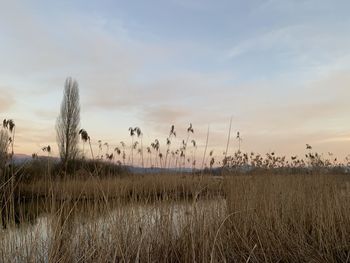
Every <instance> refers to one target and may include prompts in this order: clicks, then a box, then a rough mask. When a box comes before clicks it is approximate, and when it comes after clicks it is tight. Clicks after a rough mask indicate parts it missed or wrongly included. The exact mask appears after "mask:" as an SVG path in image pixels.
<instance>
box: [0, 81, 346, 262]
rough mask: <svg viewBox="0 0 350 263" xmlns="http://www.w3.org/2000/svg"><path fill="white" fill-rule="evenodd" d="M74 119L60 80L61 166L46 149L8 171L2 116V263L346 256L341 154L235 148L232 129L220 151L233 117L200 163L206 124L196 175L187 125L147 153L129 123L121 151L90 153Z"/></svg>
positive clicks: (71, 86) (73, 94)
mask: <svg viewBox="0 0 350 263" xmlns="http://www.w3.org/2000/svg"><path fill="white" fill-rule="evenodd" d="M79 112H80V108H79V93H78V86H77V83H76V82H75V81H73V80H72V79H70V78H68V79H67V81H66V85H65V92H64V99H63V102H62V106H61V114H60V116H59V118H58V120H57V139H58V144H59V149H60V157H61V160H60V161H58V160H56V159H55V158H54V157H52V156H51V150H52V149H51V146H50V145H47V146H45V147H43V148H42V149H41V151H42V153H43V154H42V156H38V154H33V156H32V159H31V160H30V161H28V162H25V163H19V164H16V163H15V162H14V158H13V157H14V152H13V149H14V140H15V124H14V121H13V120H6V119H5V120H4V122H3V127H2V128H1V130H0V200H1V203H0V204H1V219H0V222H1V228H0V262H131V261H135V262H349V261H350V213H349V211H350V177H349V173H348V172H349V167H350V162H349V161H350V160H349V159H346V160H345V162H340V161H339V160H338V159H337V158H335V157H334V156H333V154H331V153H329V154H328V156H327V157H325V156H323V155H321V154H319V153H317V152H314V151H313V149H312V146H311V145H309V144H307V145H306V154H305V157H304V158H299V157H297V156H291V157H290V158H287V157H286V156H277V155H276V154H275V152H270V153H267V154H265V155H261V154H257V153H253V152H252V153H244V152H242V151H241V143H242V136H241V134H240V133H239V132H238V133H237V136H236V138H235V139H236V140H237V142H238V150H237V151H236V152H235V153H234V154H233V155H229V154H228V152H229V143H230V137H231V125H232V122H230V130H229V134H228V142H227V145H226V150H225V151H224V153H223V156H218V155H215V154H214V151H213V150H210V151H209V150H208V152H209V153H208V156H207V148H208V138H209V127H208V132H207V139H206V144H205V148H204V149H205V150H204V155H203V157H202V160H201V163H202V164H201V167H200V168H201V169H198V168H196V163H197V162H196V161H197V160H196V158H197V147H198V145H197V142H196V138H195V133H194V128H193V126H192V124H190V125H189V127H188V128H187V135H186V138H184V139H182V140H181V139H180V138H177V137H176V136H177V133H176V130H175V126H174V125H172V126H171V128H170V132H169V135H168V136H167V138H166V141H165V142H164V145H163V144H162V140H161V139H157V138H156V139H155V140H154V141H153V142H152V143H151V144H150V145H149V146H144V144H145V142H144V141H143V133H142V131H141V129H140V128H139V127H130V128H129V133H130V137H131V140H130V141H131V142H130V144H127V143H125V142H120V144H119V145H116V146H115V147H113V146H112V145H110V144H109V143H108V142H102V141H101V140H99V141H98V145H99V149H98V153H97V154H96V153H94V150H93V147H92V144H91V140H92V139H91V138H90V136H89V134H88V132H87V131H86V130H85V129H80V130H79V129H78V128H79ZM79 137H80V143H81V146H82V148H83V151H82V154H78V153H79ZM175 140H179V141H181V144H180V147H178V148H176V146H175V144H174V141H175ZM85 147H88V148H89V152H90V153H89V154H86V153H85ZM112 147H113V148H112ZM110 149H112V150H110ZM144 150H145V151H146V155H144ZM135 166H139V171H141V172H140V173H135V172H133V171H135ZM146 168H147V169H146ZM155 168H157V169H155Z"/></svg>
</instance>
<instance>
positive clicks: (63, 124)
mask: <svg viewBox="0 0 350 263" xmlns="http://www.w3.org/2000/svg"><path fill="white" fill-rule="evenodd" d="M79 124H80V105H79V89H78V83H77V82H76V81H75V80H73V79H72V78H67V79H66V83H65V86H64V93H63V100H62V104H61V111H60V115H59V116H58V118H57V122H56V134H57V142H58V149H59V153H60V157H61V160H62V162H63V163H64V164H65V166H67V164H68V162H69V161H71V160H74V159H75V158H76V157H77V155H78V143H79V135H78V132H79Z"/></svg>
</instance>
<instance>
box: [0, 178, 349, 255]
mask: <svg viewBox="0 0 350 263" xmlns="http://www.w3.org/2000/svg"><path fill="white" fill-rule="evenodd" d="M349 182H350V178H349V177H348V176H345V175H293V176H288V175H268V174H266V175H263V176H262V175H261V176H259V175H255V176H226V177H225V178H223V179H214V178H212V177H203V178H201V177H193V176H190V175H189V176H185V177H182V176H180V175H158V176H157V175H145V176H128V177H124V178H114V179H111V178H105V179H96V178H94V179H93V178H90V179H85V180H83V179H81V178H80V179H70V180H64V181H56V182H54V183H53V188H52V189H54V193H55V194H54V195H55V196H56V197H60V198H55V200H54V201H53V200H51V199H50V196H46V197H43V198H44V203H45V202H46V203H51V205H48V206H47V207H48V209H47V211H46V213H47V214H46V215H42V216H41V217H40V218H39V219H38V220H39V222H40V223H39V224H36V225H35V226H34V227H28V226H27V227H22V228H19V229H25V230H22V231H24V232H22V233H21V234H18V233H17V234H14V231H15V230H5V231H3V232H2V233H1V232H0V233H1V235H0V261H2V262H11V261H15V260H17V261H16V262H47V261H49V262H135V261H137V262H347V261H349V260H350V191H349V190H350V189H349V187H348V185H349ZM28 189H29V190H28ZM130 190H131V192H130ZM21 191H27V192H26V193H27V194H28V193H30V194H32V195H33V196H34V195H35V194H36V196H39V195H41V194H38V193H42V194H44V193H46V192H47V188H46V184H45V183H44V182H37V183H34V184H32V185H30V187H28V186H26V187H25V186H22V190H21ZM130 193H131V197H130ZM179 193H181V194H179ZM159 194H161V195H159ZM84 195H85V196H88V197H89V198H78V197H83V196H84ZM63 197H65V198H63ZM67 197H71V198H67ZM101 197H102V198H101ZM155 197H157V198H155ZM193 197H196V198H193ZM43 198H38V200H40V199H43ZM19 229H18V230H16V231H19ZM0 231H1V230H0ZM11 233H12V234H11ZM23 233H24V234H23ZM43 233H45V234H43Z"/></svg>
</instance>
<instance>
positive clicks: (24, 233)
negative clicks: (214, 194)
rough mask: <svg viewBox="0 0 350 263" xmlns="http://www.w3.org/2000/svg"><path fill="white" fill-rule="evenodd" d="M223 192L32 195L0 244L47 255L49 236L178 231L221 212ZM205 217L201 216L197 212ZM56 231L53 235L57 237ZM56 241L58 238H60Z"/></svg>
mask: <svg viewBox="0 0 350 263" xmlns="http://www.w3.org/2000/svg"><path fill="white" fill-rule="evenodd" d="M225 212H226V202H225V200H224V199H223V198H215V199H204V200H203V199H200V200H197V201H195V202H194V201H190V200H189V201H156V202H150V203H137V202H132V203H122V202H117V201H116V202H113V201H112V202H106V203H104V202H88V201H87V202H74V203H72V202H63V203H62V202H60V203H51V204H50V205H47V202H46V203H45V200H41V199H37V200H31V201H29V202H25V203H22V204H21V205H20V206H19V207H18V211H17V214H16V217H17V220H16V222H17V223H16V224H15V225H11V226H8V227H7V228H6V229H4V228H2V229H1V230H0V244H1V246H2V247H3V249H5V250H7V251H12V253H13V256H14V258H16V257H17V258H18V260H16V261H18V262H21V258H28V257H30V254H31V253H33V254H35V255H36V256H35V257H38V256H39V258H45V259H47V258H48V251H49V247H50V246H52V244H53V243H54V240H55V239H60V240H61V241H62V240H63V241H64V240H69V242H70V243H72V244H73V243H74V242H79V241H78V240H75V239H80V238H82V236H88V235H91V233H92V234H93V235H99V236H100V238H110V237H108V235H109V233H112V232H113V233H118V235H120V236H135V237H136V236H137V237H139V238H140V237H141V238H144V237H145V236H150V235H152V234H153V235H154V233H156V232H157V231H159V229H167V231H168V232H169V233H168V234H169V235H172V236H178V235H180V234H181V233H182V232H183V231H186V228H187V227H188V226H189V225H190V224H193V223H194V222H196V221H197V220H198V221H199V219H201V220H200V221H201V222H204V223H205V221H210V220H211V217H213V218H214V217H215V218H217V217H218V216H220V215H222V216H224V214H225ZM204 217H205V218H206V219H205V220H203V218H204ZM58 235H59V238H57V237H58ZM61 241H60V242H61Z"/></svg>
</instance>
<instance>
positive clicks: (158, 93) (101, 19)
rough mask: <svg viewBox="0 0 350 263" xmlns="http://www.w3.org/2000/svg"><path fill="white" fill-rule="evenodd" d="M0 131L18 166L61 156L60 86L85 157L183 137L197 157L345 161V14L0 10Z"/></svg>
mask: <svg viewBox="0 0 350 263" xmlns="http://www.w3.org/2000/svg"><path fill="white" fill-rule="evenodd" d="M0 5H1V8H0V91H1V92H0V117H1V118H3V119H4V118H7V119H13V120H14V121H15V123H16V143H15V151H16V152H17V153H24V154H31V153H34V152H36V153H39V154H41V148H42V147H43V146H46V145H51V146H52V148H53V154H54V155H57V154H58V148H57V143H56V139H55V138H56V136H55V122H56V118H57V116H58V114H59V108H60V104H61V100H62V95H63V87H64V82H65V79H66V78H67V77H68V76H71V77H72V78H74V79H76V80H77V82H78V83H79V91H80V104H81V125H80V126H81V127H82V128H84V129H86V130H87V131H88V133H89V135H90V137H91V140H92V143H93V146H94V147H97V141H98V140H102V141H103V142H108V143H109V145H111V146H117V145H118V144H119V142H120V141H125V142H130V136H129V133H128V128H129V127H135V126H138V127H140V128H141V130H142V132H143V134H144V137H143V140H144V144H145V145H149V144H150V142H151V141H154V139H156V138H158V139H159V140H160V142H161V149H163V151H164V149H165V140H166V137H167V136H168V134H169V130H170V126H171V125H173V124H174V125H175V129H176V131H177V135H178V136H177V138H176V139H175V140H174V141H173V146H172V147H174V148H176V147H177V146H178V145H180V143H181V141H182V139H186V136H187V132H186V130H187V127H188V126H189V123H192V124H193V128H194V134H193V135H191V139H195V140H196V141H197V145H198V151H197V153H198V154H199V155H200V154H201V152H203V151H204V148H205V147H204V146H205V144H206V135H207V130H208V127H209V140H208V150H214V153H215V154H216V155H217V156H222V154H223V151H224V150H225V148H226V143H227V138H228V131H229V123H230V118H232V133H231V134H232V138H231V139H230V146H229V153H233V152H234V151H236V150H237V147H238V142H237V140H236V139H235V134H236V132H237V131H240V134H241V137H242V139H243V140H242V144H241V148H242V150H243V151H247V152H250V151H254V152H260V153H266V152H269V151H276V152H277V153H278V154H281V155H282V154H285V155H294V154H297V155H299V156H303V155H304V154H305V152H306V150H305V144H306V143H308V144H311V145H312V146H313V149H314V150H315V151H318V152H322V153H325V154H326V153H328V152H332V153H334V154H336V155H337V156H339V157H340V158H344V157H345V156H347V154H349V153H350V121H349V119H350V106H349V102H348V101H349V98H350V29H349V28H350V16H349V15H348V11H349V10H350V1H347V0H334V1H329V0H288V1H287V0H250V1H246V0H230V1H229V0H218V1H214V0H211V1H210V0H148V1H145V0H139V1H134V0H128V1H118V0H114V1H112V0H110V1H109V0H101V1H90V0H84V1H83V0H81V1H80V0H79V1H65V0H62V1H41V0H37V1H25V0H23V1H5V0H0Z"/></svg>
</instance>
